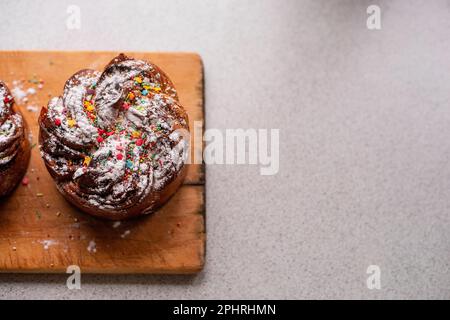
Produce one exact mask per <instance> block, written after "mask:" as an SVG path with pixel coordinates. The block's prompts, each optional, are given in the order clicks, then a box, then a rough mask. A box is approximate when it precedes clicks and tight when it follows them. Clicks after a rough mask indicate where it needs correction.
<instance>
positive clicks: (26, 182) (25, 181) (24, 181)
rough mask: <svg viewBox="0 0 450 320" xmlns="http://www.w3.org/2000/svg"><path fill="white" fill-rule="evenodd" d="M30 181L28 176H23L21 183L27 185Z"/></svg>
mask: <svg viewBox="0 0 450 320" xmlns="http://www.w3.org/2000/svg"><path fill="white" fill-rule="evenodd" d="M29 183H30V179H29V178H28V177H23V179H22V185H23V186H27V185H28V184H29Z"/></svg>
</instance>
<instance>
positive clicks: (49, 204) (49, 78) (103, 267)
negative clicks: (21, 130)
mask: <svg viewBox="0 0 450 320" xmlns="http://www.w3.org/2000/svg"><path fill="white" fill-rule="evenodd" d="M118 53H119V52H42V51H38V52H34V51H33V52H19V51H9V52H5V51H3V52H0V79H2V80H4V81H5V82H6V83H7V84H8V86H9V87H10V89H11V90H13V91H14V90H15V91H16V94H17V93H19V95H20V90H22V91H24V92H27V90H28V89H30V88H31V90H29V91H28V94H26V98H25V101H16V109H19V110H20V111H21V112H22V114H23V115H24V117H25V119H26V121H27V122H28V125H29V127H30V129H31V132H32V141H33V142H32V143H33V144H34V147H33V149H32V156H31V162H30V166H29V168H28V172H27V175H26V177H27V178H28V179H29V183H28V184H27V185H19V186H18V187H17V189H16V190H15V192H14V193H13V194H12V195H11V196H9V197H7V198H3V199H0V272H36V273H37V272H45V273H53V272H65V271H66V268H67V267H68V266H69V265H78V266H79V267H80V268H81V271H82V272H84V273H173V274H181V273H195V272H198V271H200V270H201V269H202V268H203V265H204V256H205V241H206V233H205V175H204V166H203V165H194V164H192V165H188V173H187V177H186V179H185V182H184V185H183V186H182V187H181V188H180V189H179V191H178V192H177V193H176V194H175V195H174V196H173V197H172V198H171V199H170V200H169V202H168V203H167V204H166V205H165V206H164V207H162V208H161V209H160V210H159V211H158V212H156V213H155V214H152V215H150V216H147V217H143V218H138V219H135V220H131V221H125V222H121V223H120V225H118V224H114V222H111V221H104V220H99V219H96V218H93V217H90V216H88V215H86V214H84V213H82V212H80V211H79V210H78V209H77V208H75V207H73V206H72V205H70V204H69V203H68V202H66V201H65V200H64V198H63V197H62V196H61V195H60V194H59V192H58V191H57V190H56V187H55V185H54V182H53V180H52V179H51V177H50V175H49V174H48V172H47V170H46V168H45V166H44V163H43V161H42V160H41V157H40V155H39V147H38V146H37V145H36V143H37V140H38V124H37V118H38V115H39V112H38V111H39V110H40V108H41V107H42V106H44V105H47V102H48V100H49V96H56V95H61V93H62V89H63V86H64V83H65V81H66V80H67V79H68V78H69V77H70V76H71V75H72V74H73V73H75V72H76V71H78V70H80V69H84V68H91V69H97V70H99V71H101V70H103V67H104V66H105V65H106V64H107V63H108V62H109V61H110V60H111V59H112V58H113V57H114V56H115V55H117V54H118ZM125 53H126V54H127V55H130V56H132V57H134V58H137V59H144V60H150V61H151V62H153V63H155V64H157V65H158V66H160V67H161V68H162V69H163V70H164V71H165V72H166V73H167V74H168V75H169V77H170V78H171V79H172V81H173V82H174V84H175V87H176V88H177V90H178V94H179V97H180V101H181V104H182V105H183V106H184V107H185V109H186V110H187V112H188V115H189V120H190V121H189V122H190V127H191V133H192V129H193V125H194V121H203V124H204V110H203V67H202V61H201V58H200V57H199V56H198V55H197V54H193V53H143V52H140V53H137V52H125ZM33 89H34V90H36V93H34V94H33ZM27 100H28V101H27ZM199 147H200V146H199ZM194 151H195V150H193V151H192V152H194Z"/></svg>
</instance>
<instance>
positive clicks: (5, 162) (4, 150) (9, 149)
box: [0, 80, 31, 197]
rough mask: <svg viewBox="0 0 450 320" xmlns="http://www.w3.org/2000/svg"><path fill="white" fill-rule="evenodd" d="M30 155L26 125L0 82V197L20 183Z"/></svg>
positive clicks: (9, 93)
mask: <svg viewBox="0 0 450 320" xmlns="http://www.w3.org/2000/svg"><path fill="white" fill-rule="evenodd" d="M30 154H31V152H30V142H29V140H28V127H27V124H26V122H25V120H24V119H23V117H22V115H21V114H20V113H19V112H16V111H15V110H14V98H13V97H12V95H11V92H10V91H9V89H8V87H7V86H6V85H5V83H3V82H2V81H1V80H0V197H3V196H5V195H8V194H9V193H11V192H12V191H13V190H14V188H15V187H16V186H17V184H18V183H19V182H20V181H21V179H22V177H23V176H24V174H25V172H26V170H27V167H28V163H29V160H30Z"/></svg>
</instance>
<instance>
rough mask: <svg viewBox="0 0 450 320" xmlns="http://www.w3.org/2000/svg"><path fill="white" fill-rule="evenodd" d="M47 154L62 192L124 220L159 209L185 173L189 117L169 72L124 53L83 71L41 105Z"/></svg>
mask: <svg viewBox="0 0 450 320" xmlns="http://www.w3.org/2000/svg"><path fill="white" fill-rule="evenodd" d="M39 124H40V137H39V140H40V144H41V155H42V157H43V159H44V161H45V164H46V166H47V169H48V171H49V172H50V174H51V175H52V177H53V178H54V179H55V181H56V184H57V187H58V189H59V190H60V192H61V193H62V194H63V195H64V196H65V197H66V198H67V199H68V200H69V201H71V202H72V203H73V204H75V205H76V206H78V207H79V208H81V209H82V210H84V211H86V212H88V213H90V214H92V215H95V216H99V217H104V218H109V219H114V220H119V219H124V218H129V217H133V216H136V215H140V214H146V213H150V212H152V211H154V209H156V208H157V207H159V206H160V205H162V204H163V203H164V202H165V201H167V199H168V198H169V197H170V196H171V195H172V194H173V193H175V191H176V189H177V188H178V186H179V185H180V184H181V182H182V180H183V178H184V175H185V165H184V161H185V156H186V151H187V149H188V141H187V139H184V136H183V135H182V134H181V135H180V134H179V132H180V131H183V130H184V131H185V132H188V117H187V114H186V112H185V110H184V109H183V107H182V106H181V105H180V103H179V101H178V96H177V93H176V90H175V88H174V86H173V84H172V82H171V81H170V79H169V78H168V77H167V75H166V74H165V73H164V72H163V71H162V70H161V69H159V68H158V67H157V66H156V65H154V64H152V63H149V62H146V61H141V60H135V59H132V58H128V57H126V56H125V55H123V54H121V55H119V56H117V57H116V58H114V59H113V60H112V61H111V62H110V63H109V64H108V65H107V66H106V67H105V70H104V71H103V72H102V73H100V72H97V71H94V70H81V71H79V72H77V73H75V74H74V75H73V76H72V77H71V78H70V79H69V80H67V82H66V84H65V87H64V92H63V96H62V97H55V98H52V99H51V100H50V102H49V103H48V107H47V108H43V109H42V111H41V115H40V119H39Z"/></svg>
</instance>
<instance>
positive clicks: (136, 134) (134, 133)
mask: <svg viewBox="0 0 450 320" xmlns="http://www.w3.org/2000/svg"><path fill="white" fill-rule="evenodd" d="M131 135H132V136H133V138H139V137H140V136H141V133H140V132H139V131H133V133H132V134H131Z"/></svg>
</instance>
